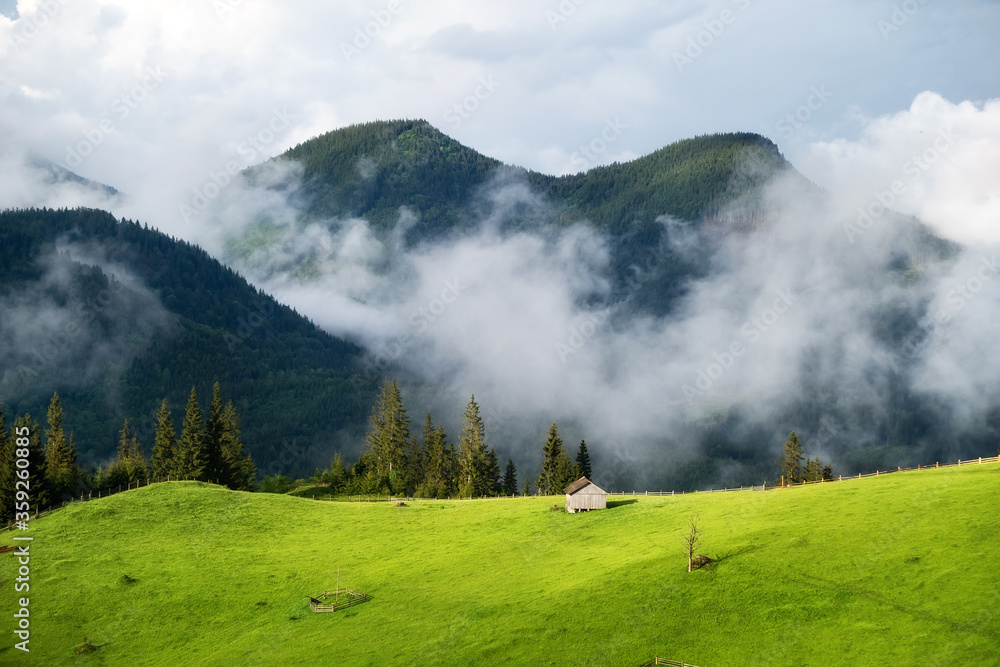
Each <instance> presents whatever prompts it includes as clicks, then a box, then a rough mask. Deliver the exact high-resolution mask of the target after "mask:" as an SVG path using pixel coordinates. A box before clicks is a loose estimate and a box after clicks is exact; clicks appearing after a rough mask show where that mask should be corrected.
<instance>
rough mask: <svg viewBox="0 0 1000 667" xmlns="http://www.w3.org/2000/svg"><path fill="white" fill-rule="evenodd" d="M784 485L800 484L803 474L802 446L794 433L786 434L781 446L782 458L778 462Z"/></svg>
mask: <svg viewBox="0 0 1000 667" xmlns="http://www.w3.org/2000/svg"><path fill="white" fill-rule="evenodd" d="M778 465H779V467H780V469H781V475H782V476H783V477H784V480H785V484H795V483H796V482H801V481H802V479H803V476H804V473H805V469H804V468H803V466H802V445H801V444H800V443H799V436H798V435H796V433H795V431H792V432H791V433H789V434H788V439H787V440H785V444H784V445H782V457H781V460H780V461H779V462H778Z"/></svg>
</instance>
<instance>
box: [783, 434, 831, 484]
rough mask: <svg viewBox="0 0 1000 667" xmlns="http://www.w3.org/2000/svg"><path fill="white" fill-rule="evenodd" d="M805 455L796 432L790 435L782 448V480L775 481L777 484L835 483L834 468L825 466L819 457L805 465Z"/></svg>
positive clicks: (809, 460)
mask: <svg viewBox="0 0 1000 667" xmlns="http://www.w3.org/2000/svg"><path fill="white" fill-rule="evenodd" d="M803 459H805V454H804V453H803V450H802V443H800V442H799V436H798V434H797V433H795V431H792V432H791V433H789V434H788V439H787V440H785V444H784V445H782V446H781V460H779V461H778V468H779V471H780V475H781V478H780V479H779V480H775V483H776V484H782V485H784V484H799V483H801V482H831V481H833V466H830V465H824V464H823V463H821V462H820V460H819V457H818V456H817V457H816V458H812V459H808V460H806V462H805V464H804V465H803V463H802V462H803Z"/></svg>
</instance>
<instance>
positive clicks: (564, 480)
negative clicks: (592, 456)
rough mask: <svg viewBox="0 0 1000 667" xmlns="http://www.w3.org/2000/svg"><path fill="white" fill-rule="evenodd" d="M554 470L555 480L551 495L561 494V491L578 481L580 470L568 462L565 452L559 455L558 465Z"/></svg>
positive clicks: (571, 462)
mask: <svg viewBox="0 0 1000 667" xmlns="http://www.w3.org/2000/svg"><path fill="white" fill-rule="evenodd" d="M556 470H557V473H556V479H555V483H554V484H553V488H552V491H551V493H554V494H559V493H562V492H563V489H565V488H566V487H567V486H569V485H570V484H572V483H573V482H575V481H576V480H578V479H580V469H579V468H578V467H577V465H576V464H575V463H573V461H571V460H570V458H569V455H568V454H567V453H566V452H565V451H563V452H562V453H561V454H560V455H559V464H558V466H557V467H556Z"/></svg>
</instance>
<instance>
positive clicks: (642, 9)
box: [0, 0, 1000, 236]
mask: <svg viewBox="0 0 1000 667" xmlns="http://www.w3.org/2000/svg"><path fill="white" fill-rule="evenodd" d="M0 12H3V14H4V16H0V97H2V103H0V132H2V135H0V136H3V144H4V145H3V148H4V149H5V150H6V151H8V152H10V151H12V150H13V151H16V150H30V151H33V152H35V153H37V154H40V155H42V156H44V157H47V158H49V159H52V160H55V161H57V162H59V163H62V164H64V165H67V166H70V167H71V168H73V170H74V171H76V172H78V173H80V174H82V175H84V176H87V177H89V178H93V179H96V180H99V181H101V182H104V183H107V184H110V185H113V186H115V187H117V188H119V189H120V190H123V191H125V192H127V193H130V194H132V195H134V196H135V199H134V200H133V202H137V201H141V202H144V204H143V205H142V206H139V205H137V206H136V208H135V209H134V210H133V211H131V212H132V213H133V214H134V217H142V218H144V219H147V220H149V221H150V222H153V223H154V224H156V225H157V226H159V227H161V228H165V229H167V230H168V231H173V232H175V233H178V234H179V235H182V236H190V235H191V234H192V233H193V232H192V230H190V229H188V228H185V226H184V224H183V222H182V221H181V220H179V219H178V216H177V215H176V210H177V206H178V203H179V202H182V201H183V200H184V199H185V198H187V197H190V193H191V192H192V188H197V187H200V186H202V185H203V184H204V183H205V182H206V179H207V178H208V177H209V174H210V172H216V173H217V172H218V171H219V170H222V169H225V166H226V165H227V163H230V162H231V161H236V162H238V163H239V165H240V166H246V165H247V164H250V163H254V162H259V161H261V160H262V159H264V158H266V157H269V156H271V155H274V154H277V153H280V152H281V151H283V150H285V149H286V148H288V147H290V146H293V145H295V144H296V143H298V142H301V141H303V140H305V139H308V138H310V137H312V136H315V135H317V134H320V133H323V132H326V131H329V130H332V129H336V128H339V127H343V126H345V125H349V124H353V123H359V122H364V121H370V120H376V119H393V118H417V117H419V118H424V119H427V120H428V121H430V122H431V123H432V124H434V125H435V126H437V127H439V128H440V129H441V130H443V131H444V132H446V133H447V134H449V135H451V136H453V137H455V138H457V139H458V140H460V141H462V142H463V143H465V144H467V145H469V146H472V147H473V148H475V149H477V150H479V151H481V152H483V153H485V154H487V155H490V156H493V157H496V158H499V159H501V160H503V161H505V162H508V163H513V164H518V165H522V166H525V167H529V168H532V169H535V170H539V171H543V172H547V173H554V174H562V173H568V172H572V171H578V170H580V169H581V168H585V167H589V166H592V165H593V164H597V163H606V162H611V161H614V160H624V159H629V158H632V157H636V156H640V155H643V154H645V153H649V152H651V151H654V150H656V149H657V148H660V147H662V146H664V145H666V144H668V143H670V142H673V141H676V140H678V139H683V138H686V137H691V136H694V135H698V134H704V133H713V132H726V131H738V130H744V131H754V132H760V133H763V134H765V135H767V136H769V137H770V138H771V139H773V140H774V141H775V142H777V144H778V145H779V147H780V148H781V150H782V151H783V153H784V154H785V155H786V157H788V158H789V159H791V160H792V161H793V162H794V163H795V164H796V166H798V167H799V168H800V169H801V170H802V171H804V172H805V173H806V174H807V175H808V176H810V177H811V178H813V179H814V180H816V181H817V182H818V183H820V184H821V185H824V186H825V187H840V186H844V187H854V186H858V187H861V188H862V190H864V188H867V187H868V184H869V181H872V180H873V181H874V183H875V185H877V186H880V187H881V186H882V185H883V181H885V183H884V185H885V186H888V184H889V182H891V180H892V179H893V178H894V177H895V174H896V173H898V172H899V171H900V168H901V164H902V161H903V160H905V158H906V155H907V151H910V150H922V146H923V145H922V144H920V143H916V144H913V143H912V142H907V141H905V140H903V141H901V140H900V139H899V136H898V135H899V134H900V133H902V134H903V135H904V138H905V137H911V138H912V137H917V136H918V133H920V132H925V133H929V134H927V135H926V136H934V132H935V131H937V129H939V128H938V127H937V126H936V125H934V124H935V123H940V122H948V123H950V122H951V121H950V120H949V118H950V117H951V116H960V117H962V118H965V119H966V120H968V121H969V122H973V123H978V124H979V125H977V127H979V126H982V127H980V130H982V131H983V132H986V135H988V136H987V139H988V141H986V146H985V148H984V146H983V145H978V146H977V147H976V155H977V156H978V157H979V158H981V159H982V161H976V170H975V171H976V172H977V173H979V174H980V178H981V179H982V180H983V181H984V185H983V186H982V187H983V188H985V190H981V191H976V192H974V193H973V194H974V195H975V196H973V197H972V199H976V200H977V201H980V200H982V201H985V200H988V204H989V207H988V208H989V210H990V211H996V210H997V205H996V201H997V199H998V198H1000V195H998V191H997V189H996V188H997V186H996V185H993V184H994V183H996V182H997V181H998V180H1000V179H997V178H992V176H995V175H997V171H996V169H997V167H996V166H995V165H997V164H1000V160H996V159H993V160H992V161H991V160H990V159H989V158H996V157H997V149H996V146H997V143H996V141H995V139H996V137H997V127H998V123H997V121H996V117H997V115H998V114H997V113H996V111H997V106H996V105H995V104H994V105H993V106H992V107H991V106H990V103H989V101H990V100H991V99H992V98H997V97H1000V94H998V91H997V88H998V83H1000V48H998V47H997V45H996V44H997V42H996V35H997V32H998V28H1000V2H997V1H996V0H951V1H950V2H947V3H945V2H939V1H937V0H907V1H906V2H897V3H895V4H894V3H892V2H887V1H886V2H881V1H857V0H837V1H836V2H834V1H833V0H829V1H823V0H818V1H812V2H791V1H790V0H784V1H782V0H774V1H770V2H769V1H766V0H719V1H716V2H694V1H687V0H685V1H678V2H670V3H656V2H651V1H640V0H618V1H616V2H614V3H610V2H599V1H597V0H563V1H562V2H558V1H557V0H542V1H540V2H539V1H537V0H508V1H507V2H503V3H497V2H484V1H482V0H463V1H462V2H458V1H457V0H445V1H438V2H433V3H431V2H414V1H412V0H391V1H389V0H373V1H371V2H337V3H330V2H314V1H312V0H309V1H298V2H277V1H275V0H214V1H210V0H203V1H201V2H164V1H161V0H143V1H142V2H138V1H136V2H129V1H121V2H117V3H116V2H107V1H104V0H19V1H18V2H16V3H15V2H13V1H12V0H0ZM926 92H930V93H933V95H932V96H924V97H923V98H921V97H920V95H921V94H922V93H926ZM921 99H922V100H923V104H922V105H921ZM963 103H964V106H963ZM456 105H458V107H457V108H456ZM989 111H992V113H987V112H989ZM921 114H930V119H929V120H928V118H924V117H923V116H922V115H921ZM987 126H988V127H989V128H990V129H989V130H986V129H984V128H986V127H987ZM612 128H613V129H612ZM918 128H919V129H918ZM887 133H888V134H892V135H893V136H892V137H888V136H887ZM990 133H992V134H990ZM602 134H603V135H604V139H601V137H602ZM986 135H984V136H986ZM250 137H256V141H252V142H248V138H250ZM918 138H919V137H918ZM605 139H611V140H610V141H607V142H605V141H604V140H605ZM966 139H968V135H966ZM924 143H926V141H925V142H924ZM588 146H589V147H591V148H592V149H593V148H594V147H596V148H597V149H602V148H603V150H590V151H589V152H584V151H581V147H583V148H586V147H588ZM967 148H969V146H968V145H967ZM969 150H971V148H970V149H969ZM983 150H987V153H986V155H985V157H984V155H983ZM873 152H875V153H881V154H882V155H881V157H878V158H876V157H873V155H872V153H873ZM957 154H958V151H957V150H956V151H953V152H952V154H951V156H949V157H952V158H953V157H954V156H955V155H957ZM859 160H862V161H863V162H864V164H865V165H869V166H870V164H871V163H873V162H874V163H878V164H882V166H883V167H884V170H883V171H881V172H878V171H876V172H875V173H873V172H872V171H871V170H870V169H869V170H865V169H861V170H860V173H862V175H863V176H864V179H867V180H865V181H864V182H863V183H860V184H858V183H856V182H855V181H857V179H858V173H859V162H858V161H859ZM984 170H985V173H984ZM957 178H958V177H957V176H955V175H954V174H953V175H952V177H951V181H955V180H956V179H957ZM10 180H11V179H10V178H8V181H10ZM928 187H929V186H928ZM2 189H3V188H2V186H0V190H2ZM11 190H14V191H13V192H11ZM915 190H916V189H913V191H911V192H910V193H909V194H910V195H912V196H916V194H917V193H916V192H915ZM0 195H2V198H3V201H0V206H12V205H27V204H34V203H40V202H36V201H27V200H26V198H28V196H27V195H26V194H25V188H24V187H18V188H16V189H15V188H8V191H6V192H3V193H0ZM869 196H870V190H869ZM984 198H985V200H984ZM982 201H980V203H982ZM941 205H942V204H941V202H940V201H935V202H932V203H928V202H922V203H919V204H914V205H913V206H912V207H911V208H912V209H913V210H912V211H910V212H914V213H918V214H921V213H925V212H926V209H927V208H928V207H931V208H932V207H933V206H937V207H940V206H941ZM901 208H904V209H905V208H906V205H905V204H903V205H901ZM167 211H169V214H168V213H166V212H167Z"/></svg>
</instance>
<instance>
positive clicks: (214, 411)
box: [200, 382, 229, 485]
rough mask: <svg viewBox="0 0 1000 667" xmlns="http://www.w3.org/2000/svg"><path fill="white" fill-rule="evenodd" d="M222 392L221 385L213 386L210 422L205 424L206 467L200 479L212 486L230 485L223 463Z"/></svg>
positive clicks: (204, 449) (223, 426)
mask: <svg viewBox="0 0 1000 667" xmlns="http://www.w3.org/2000/svg"><path fill="white" fill-rule="evenodd" d="M224 409H225V408H224V407H223V405H222V391H221V390H220V388H219V383H218V382H216V383H215V384H214V385H212V402H211V403H209V406H208V420H207V421H206V422H205V446H204V448H203V451H204V452H205V467H204V469H203V470H202V473H201V475H200V478H201V479H202V480H204V481H206V482H210V483H212V484H224V485H228V484H229V479H228V477H229V475H227V474H226V472H227V471H226V470H224V469H223V468H224V466H223V462H222V440H223V438H224V436H225V424H224V423H223V416H222V411H223V410H224Z"/></svg>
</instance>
